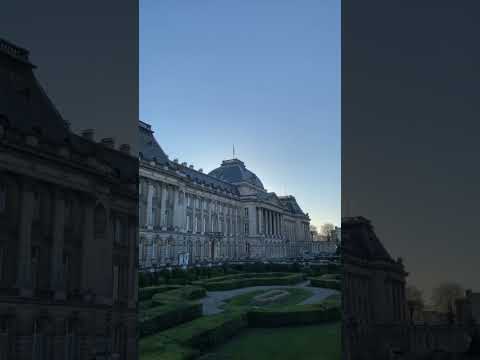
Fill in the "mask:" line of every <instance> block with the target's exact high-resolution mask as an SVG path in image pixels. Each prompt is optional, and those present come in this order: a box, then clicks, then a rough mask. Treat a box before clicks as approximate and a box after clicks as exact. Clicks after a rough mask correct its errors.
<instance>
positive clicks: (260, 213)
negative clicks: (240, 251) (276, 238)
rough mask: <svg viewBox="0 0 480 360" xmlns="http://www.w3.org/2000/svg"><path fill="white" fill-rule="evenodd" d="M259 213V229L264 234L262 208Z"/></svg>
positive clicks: (258, 209)
mask: <svg viewBox="0 0 480 360" xmlns="http://www.w3.org/2000/svg"><path fill="white" fill-rule="evenodd" d="M257 211H258V227H259V229H258V230H259V233H260V234H263V233H264V232H263V209H262V208H261V207H259V208H257Z"/></svg>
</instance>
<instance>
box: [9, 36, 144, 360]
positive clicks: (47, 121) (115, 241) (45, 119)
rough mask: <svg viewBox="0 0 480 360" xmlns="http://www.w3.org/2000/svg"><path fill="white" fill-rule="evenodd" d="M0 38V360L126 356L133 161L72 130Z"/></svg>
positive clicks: (24, 60) (130, 323)
mask: <svg viewBox="0 0 480 360" xmlns="http://www.w3.org/2000/svg"><path fill="white" fill-rule="evenodd" d="M33 69H34V66H33V65H32V64H31V63H30V61H29V53H28V51H27V50H24V49H21V48H19V47H17V46H15V45H13V44H10V43H9V42H7V41H4V40H1V39H0V359H29V360H30V359H33V360H53V359H62V360H91V359H99V358H102V359H107V358H108V359H113V358H115V359H121V360H127V359H134V358H136V356H137V343H136V323H137V318H136V316H137V315H136V299H137V285H136V279H137V269H136V241H137V233H138V226H137V221H138V220H137V174H138V161H137V159H136V158H135V157H133V156H131V155H129V154H128V153H127V150H128V147H127V146H123V147H122V150H123V151H119V150H117V149H114V147H113V141H112V140H111V139H106V140H105V141H104V142H103V143H95V142H93V141H92V135H93V134H92V133H91V132H86V133H85V136H84V137H81V136H78V135H75V134H73V133H72V132H70V130H69V127H68V124H67V123H66V122H65V121H64V120H63V119H62V117H61V116H60V114H59V113H58V112H57V110H56V108H55V107H54V106H53V105H52V102H51V101H50V99H49V98H48V97H47V95H46V94H45V93H44V91H43V89H42V87H41V86H40V84H39V83H38V81H37V79H36V78H35V75H34V72H33Z"/></svg>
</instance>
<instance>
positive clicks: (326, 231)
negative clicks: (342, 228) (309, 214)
mask: <svg viewBox="0 0 480 360" xmlns="http://www.w3.org/2000/svg"><path fill="white" fill-rule="evenodd" d="M334 230H335V225H333V224H332V223H325V224H323V225H322V226H321V227H320V233H321V234H322V235H324V236H330V235H331V233H332V231H334Z"/></svg>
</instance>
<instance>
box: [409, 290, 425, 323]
mask: <svg viewBox="0 0 480 360" xmlns="http://www.w3.org/2000/svg"><path fill="white" fill-rule="evenodd" d="M405 296H406V298H407V303H408V307H409V311H410V316H411V318H412V320H413V319H414V318H415V314H419V313H420V312H421V311H422V310H423V308H424V307H425V302H424V300H423V293H422V291H421V290H420V289H419V288H417V287H416V286H414V285H412V284H408V285H407V286H406V288H405Z"/></svg>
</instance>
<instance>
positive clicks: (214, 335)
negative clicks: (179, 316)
mask: <svg viewBox="0 0 480 360" xmlns="http://www.w3.org/2000/svg"><path fill="white" fill-rule="evenodd" d="M247 325H248V323H247V320H246V317H245V314H244V313H241V312H234V313H229V314H217V315H212V316H205V317H201V318H199V319H195V320H193V321H191V322H189V323H185V324H182V325H179V326H177V327H175V328H172V329H169V330H165V331H162V332H160V333H158V334H155V335H153V336H150V337H148V338H145V339H142V340H140V342H141V346H140V348H141V349H142V348H143V350H142V355H141V358H142V359H182V360H187V359H193V358H197V357H198V356H199V355H200V354H201V353H203V352H205V351H207V350H209V349H211V348H213V347H215V346H218V345H221V344H223V343H224V342H226V341H227V340H229V339H230V338H231V337H233V336H234V335H236V334H238V332H240V331H241V330H242V329H244V328H246V327H247ZM155 356H156V357H155Z"/></svg>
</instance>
